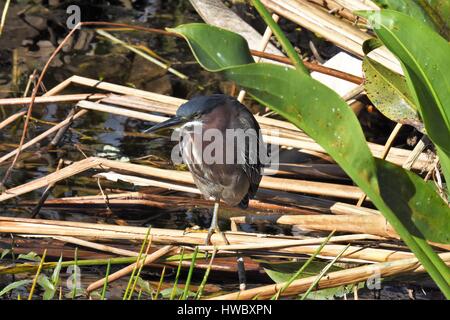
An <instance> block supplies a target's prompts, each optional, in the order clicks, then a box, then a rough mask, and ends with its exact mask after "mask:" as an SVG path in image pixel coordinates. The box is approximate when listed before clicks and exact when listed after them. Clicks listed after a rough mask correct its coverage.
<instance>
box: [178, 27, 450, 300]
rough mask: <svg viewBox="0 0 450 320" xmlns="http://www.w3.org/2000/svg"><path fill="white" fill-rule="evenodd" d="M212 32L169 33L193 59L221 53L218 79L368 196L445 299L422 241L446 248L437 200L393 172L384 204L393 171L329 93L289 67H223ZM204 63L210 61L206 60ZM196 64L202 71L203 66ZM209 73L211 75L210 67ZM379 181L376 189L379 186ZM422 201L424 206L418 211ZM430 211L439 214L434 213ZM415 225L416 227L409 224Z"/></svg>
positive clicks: (444, 217) (439, 267) (437, 263)
mask: <svg viewBox="0 0 450 320" xmlns="http://www.w3.org/2000/svg"><path fill="white" fill-rule="evenodd" d="M213 29H217V28H215V27H212V26H208V25H203V26H202V27H199V26H198V25H196V32H195V33H192V32H189V33H187V32H186V30H189V25H184V26H182V27H179V28H176V29H172V31H174V32H178V33H180V34H181V35H183V36H184V37H185V38H186V39H187V41H188V42H192V43H191V44H190V45H191V48H192V49H193V50H194V54H195V56H196V57H197V58H199V59H201V57H202V56H203V55H204V53H205V52H210V54H211V55H217V52H222V53H223V52H226V53H227V54H226V55H224V54H222V59H221V62H222V63H223V64H222V65H221V67H220V70H222V74H223V75H224V76H225V77H226V78H227V79H229V80H232V81H235V82H236V83H237V84H238V85H240V86H242V87H243V88H244V89H246V90H247V92H249V93H250V94H251V95H252V96H253V97H254V98H255V99H256V100H257V101H259V102H261V103H262V104H264V105H266V106H268V107H270V108H271V109H272V110H274V111H276V112H277V113H279V114H280V115H282V116H283V117H285V118H286V119H288V120H289V121H290V122H292V123H293V124H295V125H296V126H297V127H299V128H301V129H302V130H304V131H305V132H306V133H307V134H308V135H309V136H310V137H311V138H313V139H314V140H315V141H316V142H317V143H319V144H320V145H321V146H322V147H323V148H324V149H325V150H326V151H327V152H328V153H329V154H330V155H331V156H332V157H333V158H334V159H335V160H336V162H337V163H338V164H339V165H340V166H341V167H342V168H343V169H344V170H345V171H346V173H347V174H348V175H349V176H350V177H351V178H352V179H353V181H354V182H355V183H356V184H357V185H358V186H359V187H360V188H361V189H362V190H363V191H364V192H365V193H366V194H367V195H368V196H369V198H370V199H371V200H372V201H373V203H374V204H375V206H376V207H377V208H378V209H379V210H380V211H381V212H382V213H383V214H384V215H385V217H386V218H387V220H388V221H389V223H390V224H391V225H392V226H393V227H394V228H395V229H396V231H397V232H398V233H399V234H400V236H401V237H402V239H403V240H404V241H405V242H406V243H407V245H408V246H409V247H410V248H411V249H412V250H413V251H414V253H415V254H416V255H417V257H418V258H419V259H420V261H421V262H422V263H423V264H424V266H425V267H426V268H427V270H429V272H430V273H431V274H432V275H433V279H435V281H436V282H437V283H438V284H439V286H440V288H441V289H442V290H443V291H444V292H445V293H446V295H447V296H449V297H450V286H449V280H448V279H450V271H449V269H448V267H447V266H446V265H445V264H444V263H443V261H442V260H441V259H439V257H438V256H437V255H436V253H434V252H433V250H432V249H431V248H430V246H429V245H428V244H427V243H426V240H425V239H429V240H432V241H435V242H442V243H448V237H442V233H441V232H438V230H435V225H436V224H435V221H448V219H449V218H450V209H449V208H448V207H447V206H446V205H445V203H444V202H443V200H442V199H440V198H436V197H434V195H435V190H433V189H432V188H431V187H430V188H427V187H426V186H427V183H426V182H424V181H423V180H422V179H420V178H419V177H417V179H414V176H411V175H410V174H409V173H407V172H406V171H405V172H404V170H403V169H402V168H399V167H395V168H396V170H398V171H399V172H401V174H400V175H401V177H402V178H403V179H405V181H406V182H408V183H406V184H405V185H404V186H402V188H403V189H402V192H401V194H399V193H398V192H397V191H396V192H397V194H396V195H397V199H392V198H388V199H384V197H386V193H385V191H384V190H396V188H397V189H398V187H399V186H398V182H397V181H396V180H393V179H385V178H384V179H383V177H388V176H389V174H391V173H392V171H393V170H392V167H393V166H392V165H391V164H389V163H387V162H386V161H377V162H375V159H374V158H373V156H372V154H371V153H370V150H369V148H368V146H367V143H366V141H365V139H364V135H363V132H362V129H361V126H360V124H359V122H358V120H357V118H356V116H355V114H354V113H353V111H352V110H351V109H350V108H349V107H348V105H347V104H346V103H345V102H344V101H343V100H342V99H341V98H340V97H339V96H338V95H337V94H336V93H335V92H334V91H332V90H331V89H329V88H328V87H326V86H324V85H323V84H321V83H320V82H318V81H316V80H314V79H312V78H311V77H310V76H309V75H307V74H305V73H302V72H298V71H297V70H295V69H292V68H289V67H282V66H278V65H273V64H265V63H258V64H255V63H251V64H247V65H238V66H236V65H233V62H232V61H230V62H229V64H228V66H226V65H225V63H227V62H228V60H227V57H228V54H229V55H230V60H232V59H234V55H233V54H231V53H230V52H229V50H226V48H221V47H218V46H213V45H211V43H210V42H209V40H208V39H209V38H210V36H209V35H210V34H212V33H215V34H216V36H220V37H223V38H228V37H229V33H228V32H226V33H222V34H220V33H216V31H217V30H213ZM233 37H235V35H234V36H233ZM227 43H228V42H227ZM194 44H195V45H194ZM198 47H201V48H202V49H201V54H199V53H198V52H195V50H196V48H198ZM206 48H207V49H206ZM222 49H224V51H222ZM236 49H237V50H241V51H242V52H246V54H247V55H248V56H249V57H250V53H249V52H248V47H247V46H246V45H245V46H241V47H240V48H236ZM242 52H241V53H242ZM207 61H211V58H209V59H208V60H207ZM199 62H200V63H201V64H202V65H203V66H205V65H206V63H205V62H204V61H199ZM211 69H215V68H214V66H213V68H211ZM216 70H217V69H216ZM411 174H412V173H411ZM379 179H380V181H381V182H382V184H379ZM393 196H394V195H390V197H393ZM405 196H406V197H405ZM394 200H395V201H394ZM428 201H429V203H430V206H424V205H421V204H422V203H428ZM436 207H439V208H440V209H441V210H434V209H435V208H436ZM415 221H420V222H421V223H420V224H414V222H415ZM411 224H413V228H411ZM439 227H441V226H439Z"/></svg>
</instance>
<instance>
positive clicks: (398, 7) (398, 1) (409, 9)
mask: <svg viewBox="0 0 450 320" xmlns="http://www.w3.org/2000/svg"><path fill="white" fill-rule="evenodd" d="M373 2H375V3H376V4H377V5H378V6H379V7H380V8H383V9H390V10H395V11H399V12H403V13H405V14H407V15H409V16H411V17H413V18H414V19H418V20H420V21H422V22H423V23H426V24H427V25H428V26H430V27H432V28H435V25H434V23H433V20H432V19H431V18H430V17H429V16H428V14H427V12H426V11H425V10H424V9H423V8H422V7H421V6H420V5H419V4H418V3H416V2H415V1H414V0H373Z"/></svg>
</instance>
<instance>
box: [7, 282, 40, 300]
mask: <svg viewBox="0 0 450 320" xmlns="http://www.w3.org/2000/svg"><path fill="white" fill-rule="evenodd" d="M32 282H33V280H19V281H16V282H13V283H10V284H8V285H7V286H6V287H4V288H3V290H2V291H0V297H1V296H3V295H4V294H5V293H8V292H10V291H11V290H14V289H17V288H20V287H24V286H26V285H29V284H30V283H32Z"/></svg>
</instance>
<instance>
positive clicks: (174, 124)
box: [144, 117, 186, 133]
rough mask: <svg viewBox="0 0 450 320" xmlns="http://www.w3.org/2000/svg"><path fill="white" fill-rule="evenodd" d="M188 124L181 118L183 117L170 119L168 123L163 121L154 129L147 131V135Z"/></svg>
mask: <svg viewBox="0 0 450 320" xmlns="http://www.w3.org/2000/svg"><path fill="white" fill-rule="evenodd" d="M184 122H186V121H185V119H183V118H181V117H173V118H170V119H168V120H166V121H163V122H161V123H158V124H156V125H154V126H153V127H151V128H149V129H147V130H145V131H144V132H145V133H152V132H156V131H159V130H162V129H166V128H173V127H177V126H179V125H180V124H182V123H184Z"/></svg>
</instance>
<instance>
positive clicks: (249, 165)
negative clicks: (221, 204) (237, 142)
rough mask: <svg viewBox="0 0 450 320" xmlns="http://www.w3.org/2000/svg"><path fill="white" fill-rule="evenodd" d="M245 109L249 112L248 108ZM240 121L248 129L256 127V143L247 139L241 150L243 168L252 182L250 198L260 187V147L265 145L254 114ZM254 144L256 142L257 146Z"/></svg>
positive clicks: (249, 191) (241, 118) (249, 192)
mask: <svg viewBox="0 0 450 320" xmlns="http://www.w3.org/2000/svg"><path fill="white" fill-rule="evenodd" d="M245 111H246V112H249V111H248V110H245ZM249 113H250V112H249ZM239 121H240V122H241V124H242V127H244V128H246V129H254V130H255V134H256V136H255V137H253V138H254V139H255V140H254V141H255V142H256V143H250V142H249V141H247V140H246V143H245V147H244V148H243V149H242V150H240V152H241V156H242V157H243V159H244V164H243V166H242V168H243V170H244V172H245V174H246V175H247V177H248V180H249V182H250V187H249V190H248V194H249V196H250V198H252V197H253V196H254V195H255V194H256V191H257V190H258V187H259V183H260V181H261V168H262V163H261V160H260V157H259V152H260V151H262V150H260V148H261V147H263V146H262V145H261V144H260V129H259V125H258V123H257V122H256V120H255V119H254V118H253V115H252V117H240V118H239ZM254 144H256V146H255V145H254Z"/></svg>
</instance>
